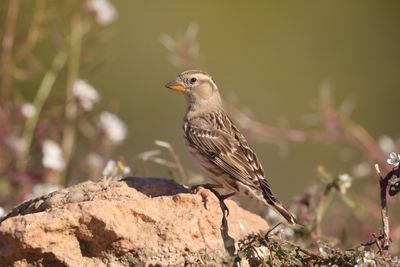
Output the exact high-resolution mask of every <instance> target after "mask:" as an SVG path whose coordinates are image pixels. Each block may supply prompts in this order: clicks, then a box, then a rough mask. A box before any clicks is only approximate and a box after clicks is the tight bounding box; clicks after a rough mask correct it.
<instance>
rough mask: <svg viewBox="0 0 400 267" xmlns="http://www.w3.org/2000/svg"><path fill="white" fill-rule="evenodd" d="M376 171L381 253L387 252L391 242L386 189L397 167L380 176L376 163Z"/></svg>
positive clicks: (397, 172) (397, 169) (397, 173)
mask: <svg viewBox="0 0 400 267" xmlns="http://www.w3.org/2000/svg"><path fill="white" fill-rule="evenodd" d="M375 170H376V173H377V174H378V176H379V186H380V200H381V216H382V228H383V234H384V237H383V243H382V244H381V245H380V247H381V249H382V254H388V251H389V246H390V243H391V239H390V226H389V212H388V206H387V191H388V184H389V180H390V179H391V178H392V177H393V175H395V174H396V175H399V168H398V167H397V168H394V169H393V170H391V171H390V172H389V173H387V174H386V175H385V176H384V177H383V176H382V173H381V170H380V168H379V165H378V164H375Z"/></svg>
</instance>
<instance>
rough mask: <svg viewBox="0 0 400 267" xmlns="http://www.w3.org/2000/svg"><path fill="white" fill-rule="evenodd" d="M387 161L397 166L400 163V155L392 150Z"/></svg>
mask: <svg viewBox="0 0 400 267" xmlns="http://www.w3.org/2000/svg"><path fill="white" fill-rule="evenodd" d="M386 162H387V163H388V164H390V165H393V166H394V167H396V168H397V167H398V166H399V164H400V155H399V154H397V153H396V152H391V153H390V154H389V158H388V159H387V161H386Z"/></svg>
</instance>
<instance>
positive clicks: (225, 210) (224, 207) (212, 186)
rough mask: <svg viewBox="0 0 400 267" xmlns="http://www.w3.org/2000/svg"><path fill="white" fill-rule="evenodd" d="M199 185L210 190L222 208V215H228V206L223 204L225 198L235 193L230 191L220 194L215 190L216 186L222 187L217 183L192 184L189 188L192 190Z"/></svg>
mask: <svg viewBox="0 0 400 267" xmlns="http://www.w3.org/2000/svg"><path fill="white" fill-rule="evenodd" d="M199 187H203V188H205V189H208V190H210V191H211V192H212V193H213V194H214V195H215V196H216V197H217V198H218V200H219V205H220V206H221V209H222V214H223V216H224V217H225V216H229V208H228V206H227V205H226V204H225V199H227V198H229V197H231V196H233V195H235V193H230V194H226V195H221V194H220V193H219V192H218V191H217V190H215V189H216V188H222V186H221V185H219V184H199V185H194V186H192V187H191V188H190V190H191V191H192V192H194V191H196V190H197V189H198V188H199Z"/></svg>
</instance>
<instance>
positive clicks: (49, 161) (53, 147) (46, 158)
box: [42, 140, 65, 172]
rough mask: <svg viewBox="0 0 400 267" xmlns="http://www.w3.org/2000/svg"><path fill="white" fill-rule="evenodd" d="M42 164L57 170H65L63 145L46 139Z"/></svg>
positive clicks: (43, 146) (43, 145)
mask: <svg viewBox="0 0 400 267" xmlns="http://www.w3.org/2000/svg"><path fill="white" fill-rule="evenodd" d="M42 153H43V158H42V164H43V166H44V167H46V168H48V169H52V170H55V171H59V172H61V171H63V170H64V169H65V161H64V158H63V153H62V150H61V147H60V146H59V145H58V144H57V143H56V142H54V141H52V140H45V141H44V142H43V144H42Z"/></svg>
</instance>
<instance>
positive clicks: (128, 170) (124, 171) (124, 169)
mask: <svg viewBox="0 0 400 267" xmlns="http://www.w3.org/2000/svg"><path fill="white" fill-rule="evenodd" d="M130 173H131V168H130V167H128V166H125V167H124V168H122V174H123V175H128V174H130Z"/></svg>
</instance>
